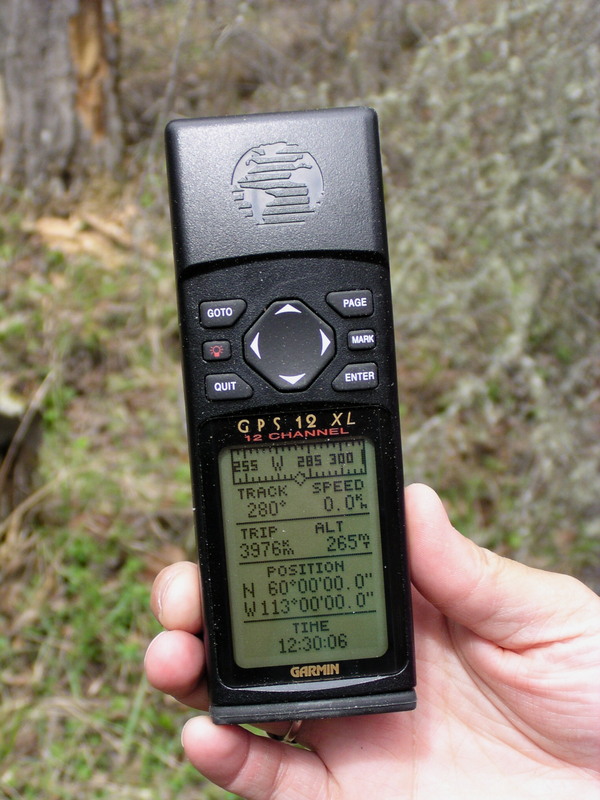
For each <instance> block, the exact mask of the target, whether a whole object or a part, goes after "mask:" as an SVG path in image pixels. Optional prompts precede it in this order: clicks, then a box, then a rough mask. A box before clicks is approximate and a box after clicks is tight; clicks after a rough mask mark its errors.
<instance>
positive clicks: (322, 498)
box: [219, 437, 388, 668]
mask: <svg viewBox="0 0 600 800" xmlns="http://www.w3.org/2000/svg"><path fill="white" fill-rule="evenodd" d="M219 477H220V489H221V504H222V515H223V529H224V537H225V551H226V559H227V580H228V586H229V603H230V613H231V624H232V639H233V652H234V659H235V662H236V663H237V664H238V666H240V667H242V668H257V667H269V666H279V665H287V664H290V665H296V664H311V663H316V662H335V661H346V660H353V659H361V658H376V657H379V656H381V655H383V654H384V653H385V652H386V650H387V648H388V635H387V617H386V607H385V594H384V580H383V563H382V553H381V531H380V515H379V500H378V475H377V468H376V461H375V447H374V445H373V442H372V441H371V440H370V439H369V438H367V437H348V438H346V437H344V438H340V439H327V440H324V441H316V442H278V443H277V444H264V445H263V444H259V445H252V444H248V445H242V446H233V447H225V448H223V449H222V450H221V452H220V454H219Z"/></svg>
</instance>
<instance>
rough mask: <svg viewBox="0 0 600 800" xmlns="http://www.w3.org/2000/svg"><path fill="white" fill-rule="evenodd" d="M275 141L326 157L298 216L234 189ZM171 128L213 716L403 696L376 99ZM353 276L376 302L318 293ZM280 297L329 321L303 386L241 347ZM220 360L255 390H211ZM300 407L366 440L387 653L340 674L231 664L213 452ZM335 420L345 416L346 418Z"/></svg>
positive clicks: (263, 714) (366, 708) (402, 586)
mask: <svg viewBox="0 0 600 800" xmlns="http://www.w3.org/2000/svg"><path fill="white" fill-rule="evenodd" d="M273 143H285V145H286V146H289V147H290V148H292V149H293V148H294V147H297V148H298V149H300V150H302V151H303V152H304V153H305V154H306V160H308V161H309V162H310V164H311V167H312V168H313V169H314V170H315V171H316V169H318V170H319V172H320V175H321V182H320V184H319V185H317V186H316V188H315V186H314V184H313V186H312V188H311V191H312V197H311V196H310V194H311V191H309V201H310V207H309V208H308V210H307V213H299V214H298V215H297V216H296V215H295V214H294V209H292V210H291V213H290V214H283V216H279V217H277V216H274V217H271V218H270V219H269V218H268V217H267V216H266V215H265V216H263V217H261V216H260V214H259V213H258V212H257V211H256V210H255V209H254V208H252V209H251V208H250V207H249V205H248V203H246V207H245V208H244V207H243V205H242V203H243V198H242V202H240V196H241V192H240V190H239V183H236V178H235V175H236V167H237V165H238V163H239V162H240V159H241V158H242V156H244V155H245V154H248V152H249V151H251V150H253V149H256V148H260V147H261V146H264V145H270V144H273ZM166 144H167V165H168V176H169V189H170V198H171V219H172V227H173V242H174V253H175V265H176V277H177V289H178V302H179V316H180V326H181V344H182V353H183V373H184V386H185V398H186V409H187V421H188V438H189V448H190V460H191V472H192V488H193V496H194V505H195V521H196V531H197V538H198V550H199V561H200V567H201V574H202V592H203V603H204V614H205V631H204V634H203V636H204V640H205V644H206V646H207V669H208V683H209V692H210V697H211V709H210V710H211V715H212V716H213V719H214V720H215V721H216V722H218V723H232V722H236V723H237V722H261V721H268V720H287V719H303V718H310V717H331V716H343V715H349V714H365V713H376V712H384V711H397V710H408V709H412V708H414V706H415V703H416V696H415V692H414V685H415V668H414V652H413V635H412V617H411V607H410V581H409V573H408V557H407V551H406V542H405V529H404V507H403V476H402V456H401V446H400V424H399V418H398V397H397V383H396V366H395V364H396V361H395V350H394V336H393V331H394V326H393V318H392V304H391V295H390V280H389V262H388V252H387V239H386V228H385V211H384V203H383V185H382V175H381V164H380V156H379V140H378V128H377V118H376V115H375V112H374V111H372V110H371V109H367V108H346V109H330V110H320V111H306V112H289V113H278V114H260V115H251V116H246V117H225V118H212V119H210V118H209V119H199V120H177V121H174V122H171V123H169V125H168V126H167V130H166ZM313 174H314V172H313ZM283 210H284V211H285V209H283ZM277 211H278V209H275V213H277ZM352 290H368V291H370V292H371V293H372V296H373V304H374V309H373V313H372V314H371V315H369V316H367V317H360V318H355V317H344V316H341V315H340V314H339V313H338V312H337V311H336V310H335V309H334V308H332V306H331V304H330V303H328V302H327V295H328V294H329V293H330V292H336V291H352ZM224 299H243V300H244V302H245V303H246V308H245V311H244V312H243V314H242V315H241V316H240V318H239V319H238V320H237V321H236V322H235V323H234V324H233V325H231V326H227V327H223V328H206V327H204V326H203V325H202V324H201V320H200V316H199V306H200V303H203V302H206V301H220V300H224ZM276 300H300V301H301V302H302V303H304V304H305V305H306V306H308V307H309V308H310V309H311V310H312V311H313V312H314V313H315V314H317V315H318V316H319V317H320V318H321V319H322V320H323V321H325V322H326V323H327V324H328V325H329V326H331V328H332V329H333V330H334V331H335V355H334V356H333V358H332V359H331V361H330V362H329V363H328V364H327V365H326V366H325V367H324V369H323V370H322V371H321V372H320V374H319V375H318V376H317V377H316V379H315V380H314V382H313V383H312V384H311V385H310V386H309V387H308V388H307V389H304V390H302V391H295V390H293V388H292V389H289V390H287V391H282V390H280V389H277V388H275V386H273V385H271V383H269V381H267V380H265V379H264V378H263V377H261V376H260V375H258V374H257V373H256V372H255V371H254V370H253V369H252V368H251V367H250V366H249V364H248V363H247V362H246V360H245V358H244V346H243V338H244V334H245V333H246V332H247V331H248V329H249V328H250V327H251V326H252V325H253V324H254V323H255V322H256V320H257V319H259V318H260V317H261V314H263V313H264V311H265V309H266V308H267V307H268V306H269V305H270V304H271V303H273V302H274V301H276ZM357 328H368V329H370V330H373V331H374V332H375V334H376V342H377V343H376V346H375V347H374V348H373V349H370V350H352V351H349V350H348V348H347V345H346V343H347V335H348V333H349V332H350V331H352V330H356V329H357ZM215 339H218V340H221V339H226V340H227V341H229V342H231V357H230V358H228V360H226V361H223V362H215V361H206V360H205V359H204V358H203V344H204V343H206V342H210V341H211V340H215ZM373 362H375V363H376V364H377V367H378V385H377V386H376V387H375V388H368V389H367V388H365V389H358V390H357V389H354V390H352V391H338V390H336V389H334V388H333V386H332V383H333V381H334V380H335V378H336V376H338V375H339V374H340V372H341V371H343V370H344V368H345V367H346V366H347V365H348V364H349V363H352V364H360V363H365V364H368V363H373ZM221 373H222V374H224V375H230V374H235V375H236V376H238V377H239V378H240V379H241V380H242V381H243V382H245V383H246V384H248V385H249V386H250V387H251V389H252V395H251V397H246V398H243V399H219V400H209V399H208V398H207V388H206V378H207V376H208V375H215V374H217V375H218V374H221ZM308 415H310V419H311V420H313V421H314V420H316V425H317V427H318V429H319V430H321V431H323V433H322V435H323V436H326V434H327V432H329V433H330V434H331V436H333V437H336V436H339V435H345V434H348V433H350V432H351V433H352V434H354V435H364V436H368V437H369V438H370V439H371V440H372V441H373V443H374V444H375V447H376V454H377V468H378V475H379V484H380V485H379V503H380V519H381V527H382V549H383V561H384V575H385V593H386V606H387V614H388V639H389V643H390V644H389V650H388V652H387V653H386V654H385V655H384V656H383V657H381V658H378V659H366V660H358V661H354V662H348V663H347V664H343V665H342V669H341V674H340V675H337V676H325V677H320V678H312V679H309V680H306V679H304V680H303V679H300V680H298V679H296V680H292V679H291V678H290V669H289V666H288V667H287V668H282V667H270V668H265V669H261V670H256V669H252V670H244V669H241V668H239V667H238V666H237V665H236V664H235V661H234V658H233V650H232V642H231V621H230V617H229V602H228V592H227V569H226V561H225V552H224V544H223V531H222V521H221V505H220V502H221V501H220V490H219V479H218V467H217V458H218V454H219V451H220V450H221V448H222V447H224V446H227V445H230V444H234V445H235V444H246V443H248V442H250V441H252V442H266V441H270V440H269V438H268V437H269V435H273V436H275V434H274V433H272V434H269V432H270V431H271V432H273V431H275V430H276V428H275V427H274V425H275V424H276V426H277V430H279V429H280V428H281V426H282V425H283V426H284V430H286V431H287V432H288V435H289V436H292V435H296V436H301V435H302V434H301V433H300V432H299V431H301V430H302V429H303V427H305V425H306V419H307V416H308ZM275 419H277V420H278V421H277V423H274V420H275ZM340 420H342V425H341V429H340V426H338V428H335V427H334V426H333V425H332V422H336V421H337V422H339V421H340ZM344 420H352V423H351V424H352V426H353V427H352V428H346V429H344V427H343V421H344ZM241 421H243V424H241ZM313 427H314V425H313Z"/></svg>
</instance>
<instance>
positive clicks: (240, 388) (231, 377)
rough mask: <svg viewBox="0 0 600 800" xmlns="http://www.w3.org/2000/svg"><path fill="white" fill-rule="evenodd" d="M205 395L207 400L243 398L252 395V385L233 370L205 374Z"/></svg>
mask: <svg viewBox="0 0 600 800" xmlns="http://www.w3.org/2000/svg"><path fill="white" fill-rule="evenodd" d="M206 396H207V397H208V399H209V400H243V399H244V398H246V397H252V387H251V386H250V384H248V383H246V381H243V380H242V379H241V378H240V376H239V375H236V374H235V372H223V373H221V374H220V375H207V376H206Z"/></svg>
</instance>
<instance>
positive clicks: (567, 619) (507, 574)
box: [405, 484, 595, 650]
mask: <svg viewBox="0 0 600 800" xmlns="http://www.w3.org/2000/svg"><path fill="white" fill-rule="evenodd" d="M405 502H406V519H407V529H408V540H409V549H410V557H411V572H412V581H413V583H414V585H415V587H416V588H417V589H418V591H419V592H420V593H421V594H422V595H423V596H424V597H425V599H426V600H428V601H429V602H430V603H432V605H434V606H435V607H436V608H437V609H439V611H441V612H442V614H444V615H445V616H447V617H448V618H450V619H451V620H453V621H454V622H458V623H459V624H461V625H463V626H465V627H466V628H468V629H469V630H471V631H473V632H474V633H476V634H477V635H478V636H481V637H482V638H484V639H487V640H489V641H492V642H495V643H496V644H498V645H500V646H502V647H505V648H507V649H511V650H518V649H522V648H527V647H531V646H534V645H539V644H540V643H543V642H550V641H556V640H560V639H564V638H565V637H568V636H571V635H577V634H578V633H579V632H580V631H581V630H582V628H583V627H584V626H585V624H586V623H585V621H586V619H587V618H588V617H589V609H590V607H592V608H593V607H594V603H591V602H590V601H591V600H592V598H595V595H594V593H593V592H592V591H591V590H590V589H587V588H586V587H585V586H584V585H583V584H581V583H580V582H579V581H577V580H575V579H574V578H570V577H568V576H566V575H558V574H555V573H552V572H544V571H543V570H538V569H533V568H531V567H526V566H524V565H523V564H519V563H517V562H515V561H511V560H510V559H507V558H502V557H500V556H498V555H496V554H495V553H492V552H490V551H489V550H485V549H483V548H481V547H478V546H477V545H476V544H475V543H474V542H472V541H471V540H469V539H467V538H465V537H464V536H462V535H461V534H460V533H459V532H458V531H457V530H455V529H454V528H453V527H452V525H451V524H450V520H449V519H448V515H447V514H446V511H445V510H444V507H443V505H442V502H441V500H440V498H439V497H438V496H437V495H436V493H435V492H434V491H433V490H432V489H430V488H429V487H427V486H424V485H421V484H413V485H412V486H409V487H408V488H407V489H406V494H405ZM587 622H588V623H589V622H590V620H589V619H587Z"/></svg>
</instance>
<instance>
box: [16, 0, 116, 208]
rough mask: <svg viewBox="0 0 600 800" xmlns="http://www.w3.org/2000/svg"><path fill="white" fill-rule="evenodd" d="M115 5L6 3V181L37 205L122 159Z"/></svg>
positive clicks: (99, 0) (59, 0) (67, 0)
mask: <svg viewBox="0 0 600 800" xmlns="http://www.w3.org/2000/svg"><path fill="white" fill-rule="evenodd" d="M117 51H118V27H117V19H116V11H115V6H114V0H52V2H48V0H4V2H3V10H2V12H1V17H0V68H1V73H2V78H3V86H2V89H3V103H2V104H0V113H1V112H2V106H3V107H4V109H3V110H4V119H3V120H2V122H1V123H0V133H2V134H3V142H2V145H3V146H2V157H1V162H0V177H1V180H2V183H3V184H4V187H5V191H6V187H7V186H8V187H10V188H9V189H8V193H9V194H12V195H16V194H18V195H21V194H22V193H23V191H25V193H26V194H27V196H28V198H29V199H31V200H32V201H34V202H36V203H44V202H47V201H48V199H49V198H50V197H52V196H57V195H58V196H60V195H64V194H65V192H66V191H67V190H71V193H72V191H73V190H74V189H75V190H76V189H77V188H78V187H79V186H80V185H81V182H82V179H83V178H85V176H86V175H88V174H89V173H90V171H94V170H97V169H99V168H100V169H111V170H113V169H114V168H115V167H116V166H117V164H118V163H119V161H120V159H121V156H122V152H123V133H122V123H121V116H120V113H119V104H118V80H117V79H118V70H117Z"/></svg>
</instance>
